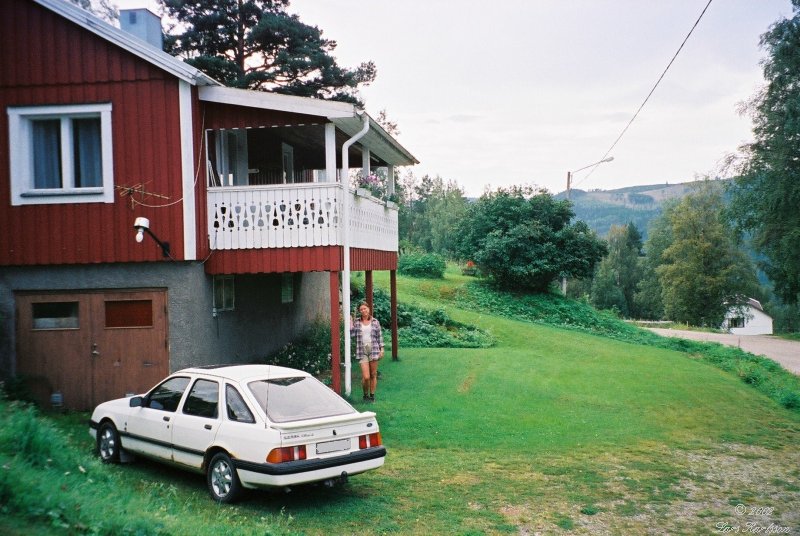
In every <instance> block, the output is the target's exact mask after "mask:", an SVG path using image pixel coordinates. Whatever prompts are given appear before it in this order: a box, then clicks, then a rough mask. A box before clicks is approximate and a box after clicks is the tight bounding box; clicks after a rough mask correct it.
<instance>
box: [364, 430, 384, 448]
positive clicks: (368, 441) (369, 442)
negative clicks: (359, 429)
mask: <svg viewBox="0 0 800 536" xmlns="http://www.w3.org/2000/svg"><path fill="white" fill-rule="evenodd" d="M382 444H383V441H381V433H380V432H376V433H374V434H369V435H362V436H359V437H358V448H360V449H367V448H369V447H377V446H378V445H382Z"/></svg>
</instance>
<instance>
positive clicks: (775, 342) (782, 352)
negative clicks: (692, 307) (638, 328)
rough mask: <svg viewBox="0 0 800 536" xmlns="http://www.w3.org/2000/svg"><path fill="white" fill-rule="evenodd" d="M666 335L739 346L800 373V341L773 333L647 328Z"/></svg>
mask: <svg viewBox="0 0 800 536" xmlns="http://www.w3.org/2000/svg"><path fill="white" fill-rule="evenodd" d="M647 329H649V330H650V331H652V332H653V333H658V334H659V335H662V336H664V337H680V338H681V339H691V340H695V341H708V342H718V343H721V344H727V345H728V346H737V347H739V348H741V349H742V350H744V351H745V352H750V353H751V354H755V355H761V356H764V357H768V358H770V359H772V360H773V361H777V362H778V363H780V364H781V365H783V368H785V369H786V370H789V371H791V372H794V373H795V374H800V341H789V340H786V339H781V338H780V337H773V336H772V335H731V334H730V333H706V332H703V331H684V330H681V329H661V328H647Z"/></svg>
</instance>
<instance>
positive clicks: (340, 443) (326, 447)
mask: <svg viewBox="0 0 800 536" xmlns="http://www.w3.org/2000/svg"><path fill="white" fill-rule="evenodd" d="M342 450H350V438H346V439H336V440H335V441H326V442H324V443H317V454H328V453H330V452H340V451H342Z"/></svg>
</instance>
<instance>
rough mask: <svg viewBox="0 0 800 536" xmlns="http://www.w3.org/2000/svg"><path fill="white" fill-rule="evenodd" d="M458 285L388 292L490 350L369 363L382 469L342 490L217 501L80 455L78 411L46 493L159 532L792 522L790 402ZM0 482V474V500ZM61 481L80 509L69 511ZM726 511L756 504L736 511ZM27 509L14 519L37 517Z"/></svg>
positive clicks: (201, 491) (177, 476)
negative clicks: (475, 297)
mask: <svg viewBox="0 0 800 536" xmlns="http://www.w3.org/2000/svg"><path fill="white" fill-rule="evenodd" d="M376 280H377V281H376V282H377V284H380V285H384V284H385V283H386V282H385V280H384V279H382V278H380V277H378V278H376ZM465 280H466V279H465V278H462V277H461V276H460V275H455V274H453V273H452V272H448V274H447V280H445V281H443V282H433V281H425V280H422V281H418V280H412V279H407V278H402V277H401V278H399V283H400V298H401V300H404V301H410V302H415V303H417V304H420V305H424V306H432V307H443V306H444V307H446V308H447V312H448V314H450V315H451V316H452V317H453V318H454V319H456V320H458V321H460V322H467V323H471V324H474V325H477V326H479V327H481V328H483V329H486V330H488V331H489V332H490V333H491V334H492V335H493V336H494V337H495V338H496V340H497V344H496V345H495V346H494V347H492V348H488V349H429V348H413V349H401V352H400V357H401V360H400V361H396V362H395V361H391V360H389V359H387V360H385V361H384V362H382V364H381V370H382V379H381V381H380V383H379V387H378V394H377V398H378V401H377V402H376V403H375V404H374V405H370V406H365V405H362V403H361V402H360V401H359V402H357V403H356V405H357V406H358V407H362V408H367V407H368V408H369V409H373V410H375V411H376V412H377V414H378V419H379V422H380V424H381V431H382V434H383V438H384V442H385V444H386V445H387V448H388V451H389V455H388V457H387V461H386V465H385V466H384V467H383V468H382V469H380V470H378V471H374V472H372V473H368V474H365V475H360V476H356V477H353V478H352V479H351V480H350V482H349V483H348V484H347V485H346V486H345V487H343V488H341V489H334V490H328V489H324V488H316V487H313V488H311V487H307V488H298V489H296V490H294V491H293V492H292V493H290V494H283V493H273V492H270V493H265V492H259V493H253V494H250V495H249V496H248V497H247V498H246V500H245V501H243V502H242V503H240V504H238V505H236V506H233V507H227V506H219V505H216V504H213V503H212V502H211V501H210V500H209V499H208V498H207V495H206V492H205V488H204V480H203V478H202V477H200V476H196V475H191V474H186V473H183V472H181V471H177V470H173V469H168V468H167V469H165V468H164V467H162V466H160V465H156V464H152V463H148V462H140V463H137V464H135V465H130V466H121V467H105V466H101V465H100V464H99V463H97V462H95V461H93V460H90V459H89V456H88V455H89V452H90V450H91V444H90V442H89V437H88V434H86V431H85V427H84V425H83V423H82V422H81V418H85V416H72V417H69V418H60V419H58V421H57V422H58V426H59V427H60V428H61V429H63V430H66V431H68V432H70V433H72V434H73V435H72V437H71V439H69V443H70V445H72V446H73V447H74V448H75V449H76V451H77V456H79V459H81V460H84V459H85V460H87V461H85V462H82V463H83V464H84V467H85V471H86V474H78V472H77V471H75V473H76V474H72V475H70V476H69V477H59V478H60V479H61V480H64V479H65V478H68V480H67V481H66V483H64V484H63V485H64V486H66V487H67V488H68V489H66V490H65V491H64V494H66V495H65V496H66V497H67V498H65V497H59V496H58V493H59V492H58V491H57V487H56V489H55V491H53V492H52V493H54V494H55V495H56V496H55V498H54V499H52V501H51V502H52V504H56V505H58V504H66V505H67V506H64V507H63V509H64V510H63V515H62V516H61V517H60V518H59V519H60V520H61V522H62V523H64V524H66V525H68V526H71V527H72V531H73V533H81V532H82V531H83V532H88V533H91V532H92V531H94V532H97V533H104V532H103V531H104V530H108V532H107V533H112V532H117V533H119V532H120V530H119V527H121V526H122V527H124V525H121V524H119V523H118V524H117V525H116V528H115V529H114V531H111V530H109V529H106V528H104V527H107V526H109V525H104V524H103V523H102V522H99V521H97V519H96V517H97V516H102V515H104V516H106V517H107V518H110V519H117V520H120V519H126V516H131V518H132V519H133V518H135V519H137V520H138V521H137V523H138V525H135V527H134V528H136V527H138V530H139V532H138V533H141V534H176V535H177V534H193V535H194V534H197V535H204V534H208V535H212V534H214V535H216V534H337V535H338V534H385V533H396V534H425V535H428V534H487V533H488V534H521V533H524V534H528V533H529V534H533V533H535V532H541V533H546V534H550V533H559V532H561V533H568V532H571V533H584V534H594V533H597V532H601V533H609V534H639V533H647V532H656V533H664V534H716V533H718V531H719V527H721V526H724V525H718V524H725V523H727V524H728V525H733V524H736V523H739V525H740V526H741V527H742V530H744V527H745V523H747V522H750V523H753V525H751V527H753V528H757V527H761V526H763V527H764V530H766V527H768V526H769V525H770V523H773V524H774V525H775V526H779V527H789V528H790V529H791V531H792V532H793V533H797V532H798V531H800V449H798V445H800V416H798V413H796V412H791V411H790V410H786V409H784V408H782V407H780V406H779V405H778V404H777V403H775V402H774V401H772V400H770V399H768V398H767V397H766V396H764V395H762V394H760V393H759V392H758V391H756V390H755V389H753V388H752V387H749V386H748V385H746V384H744V383H743V382H742V381H740V380H739V379H738V378H737V377H735V376H733V375H731V374H729V373H726V372H723V371H721V370H719V369H717V368H715V367H713V366H711V365H709V364H707V363H705V362H703V361H700V360H696V359H694V358H692V357H691V356H689V355H688V354H685V353H680V352H675V351H671V350H663V349H657V348H652V347H646V346H638V345H633V344H628V343H625V342H619V341H612V340H609V339H605V338H601V337H597V336H593V335H589V334H584V333H580V332H576V331H572V330H562V329H556V328H552V327H547V326H540V325H534V324H531V323H526V322H518V321H515V320H510V319H506V318H501V317H496V316H492V315H487V314H482V313H478V312H474V311H466V310H461V309H458V308H456V307H454V306H452V302H450V301H446V300H445V301H442V299H441V298H443V297H444V298H446V297H448V296H452V294H453V293H455V292H458V287H459V285H460V284H462V283H463V281H465ZM443 304H444V305H443ZM448 304H449V305H448ZM353 384H354V385H358V381H357V378H356V381H354V382H353ZM0 424H1V423H0ZM0 444H2V443H0ZM0 455H2V456H4V457H6V458H7V457H8V454H7V453H6V451H5V450H0ZM0 461H2V462H3V463H4V464H6V465H8V464H9V463H16V462H13V461H12V462H8V461H7V460H5V459H2V460H0ZM72 478H80V479H82V480H81V486H76V485H75V484H73V483H72V482H74V481H73V480H69V479H72ZM90 478H91V479H93V480H94V483H93V485H88V484H86V483H85V480H86V479H90ZM6 480H8V479H6ZM56 481H57V482H60V481H59V480H56ZM3 482H4V481H3V479H2V473H0V499H2V498H3V497H4V494H3V489H4V488H3V487H2V485H3ZM15 485H20V484H19V483H16V484H15ZM26 485H27V484H26ZM30 485H31V486H32V485H33V484H30ZM71 487H75V494H76V495H75V499H74V501H75V502H78V503H79V505H80V506H79V507H78V508H79V509H80V510H82V511H83V512H84V513H83V514H75V513H74V512H73V510H72V509H74V508H75V506H71V504H72V503H70V502H69V500H68V498H69V493H71V492H72V490H71V489H69V488H71ZM51 488H53V486H44V485H42V486H40V487H38V488H36V489H38V490H40V491H38V493H44V492H43V491H41V490H43V489H51ZM78 497H80V498H78ZM47 500H50V499H47ZM79 501H83V502H82V503H80V502H79ZM43 503H44V504H45V505H46V504H49V503H47V502H46V501H43ZM737 505H742V506H743V507H744V508H746V509H747V508H763V509H769V514H768V515H755V513H753V514H752V515H751V514H750V513H749V511H748V510H745V513H744V514H743V515H739V513H738V512H740V509H737V508H738V507H737ZM4 508H5V510H3V511H4V513H8V514H14V515H16V516H26V515H28V513H26V512H20V511H18V510H19V509H16V510H10V509H9V508H8V507H4ZM42 509H43V511H44V512H45V513H42V514H40V515H39V516H38V519H39V520H40V522H38V523H34V524H33V526H32V527H30V528H31V530H35V529H39V530H43V529H42V527H43V526H44V527H46V526H47V524H48V523H50V521H48V519H52V517H53V516H52V515H51V516H50V518H48V515H47V513H46V512H47V507H46V506H42ZM753 512H755V511H753ZM763 512H764V511H759V513H763ZM81 516H83V517H81ZM76 518H78V519H80V523H81V526H83V527H84V528H85V529H80V527H78V529H79V530H76V529H75V523H74V522H73V521H70V520H72V519H76ZM6 519H7V521H0V532H1V533H10V534H17V533H18V532H13V531H12V530H11V527H19V523H20V521H19V520H13V521H8V520H9V519H11V518H6ZM4 523H5V524H6V525H5V527H4ZM26 523H29V524H30V521H26ZM134 528H132V529H131V531H130V532H129V533H130V534H134V533H137V532H136V531H135V530H134ZM22 533H26V532H21V533H20V534H22ZM41 533H42V534H44V533H46V531H45V532H41ZM762 533H764V532H762Z"/></svg>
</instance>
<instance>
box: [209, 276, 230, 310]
mask: <svg viewBox="0 0 800 536" xmlns="http://www.w3.org/2000/svg"><path fill="white" fill-rule="evenodd" d="M213 281H214V284H213V288H212V289H211V290H212V299H213V308H214V311H213V312H214V313H215V314H216V313H219V312H222V311H233V310H235V309H236V282H235V279H234V277H233V276H232V275H215V276H214V278H213ZM217 289H219V294H221V295H222V303H217Z"/></svg>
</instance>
